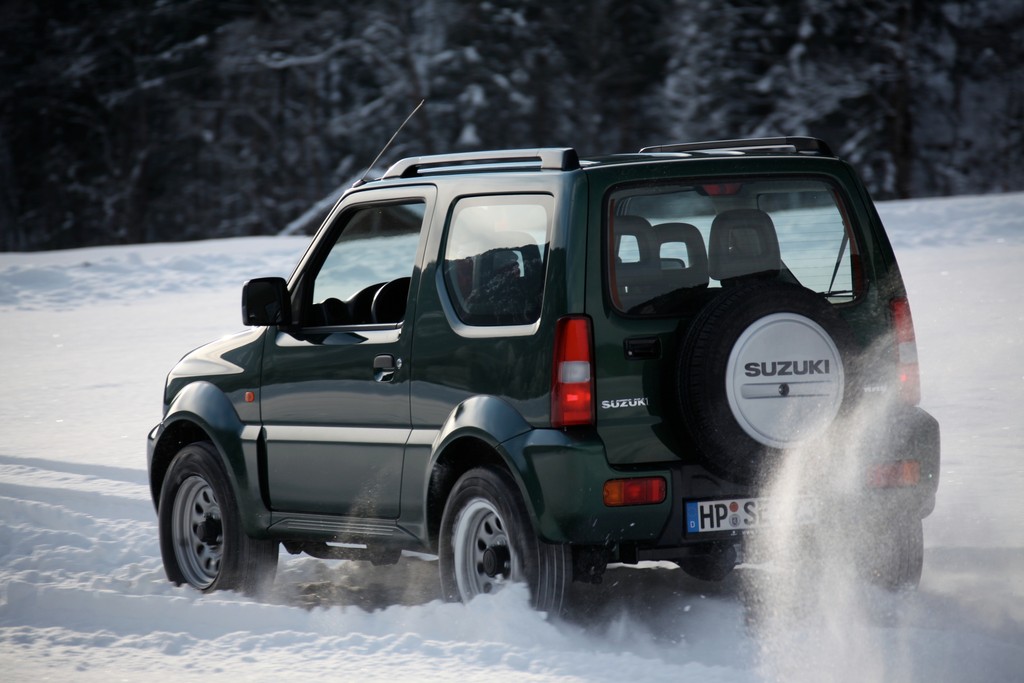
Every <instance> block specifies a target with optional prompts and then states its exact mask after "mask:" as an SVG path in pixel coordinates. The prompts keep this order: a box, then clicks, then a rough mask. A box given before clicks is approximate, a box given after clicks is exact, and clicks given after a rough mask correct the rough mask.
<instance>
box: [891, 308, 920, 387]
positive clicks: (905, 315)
mask: <svg viewBox="0 0 1024 683" xmlns="http://www.w3.org/2000/svg"><path fill="white" fill-rule="evenodd" d="M889 307H890V309H891V310H892V324H893V328H895V333H896V354H897V363H898V367H899V379H900V391H901V395H902V396H903V400H904V401H906V402H907V403H909V404H910V405H917V404H918V403H920V401H921V374H920V370H919V369H918V364H917V337H916V336H915V334H914V320H913V318H911V317H910V302H909V301H907V298H906V297H898V298H896V299H893V300H892V301H891V302H889Z"/></svg>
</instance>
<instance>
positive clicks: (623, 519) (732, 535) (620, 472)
mask: <svg viewBox="0 0 1024 683" xmlns="http://www.w3.org/2000/svg"><path fill="white" fill-rule="evenodd" d="M852 443H853V445H851V444H849V443H843V444H842V445H841V447H839V448H837V450H836V452H835V453H831V454H825V455H823V456H821V458H819V460H821V461H822V462H823V463H824V466H823V467H821V468H820V469H819V470H818V473H817V475H816V478H813V479H811V480H810V481H809V482H808V483H806V485H805V486H803V487H802V488H803V494H802V495H810V496H818V497H823V498H826V499H829V500H838V499H842V503H841V504H842V505H844V507H846V508H850V507H852V508H861V507H863V508H864V509H870V510H872V511H878V510H884V511H885V513H886V514H887V515H901V516H907V517H913V516H917V517H918V518H923V517H926V516H927V515H928V514H930V513H931V511H932V509H933V508H934V506H935V494H936V491H937V489H938V483H939V463H940V457H939V447H940V446H939V426H938V423H937V422H936V421H935V419H934V418H932V416H931V415H929V414H928V413H926V412H925V411H923V410H920V409H918V408H907V409H904V410H901V411H899V412H897V413H894V414H892V415H891V417H890V418H888V419H887V420H886V421H885V422H884V424H877V425H873V429H871V430H869V432H868V433H867V434H865V435H864V436H861V437H859V438H857V439H855V440H852ZM503 447H505V448H506V449H507V450H508V451H509V452H510V453H511V454H512V455H511V458H510V459H511V460H512V461H515V462H517V464H518V465H520V468H519V469H520V475H519V476H520V483H521V485H522V486H523V490H524V491H525V492H526V495H527V498H528V506H529V507H530V508H531V514H532V515H533V518H534V523H535V526H536V528H537V531H538V534H539V535H540V536H541V537H542V538H543V539H544V540H547V541H549V542H557V543H572V544H577V545H602V546H606V547H615V546H618V553H617V554H618V555H619V556H620V557H622V558H623V559H624V560H625V561H629V559H676V558H679V557H684V556H687V555H689V554H692V553H693V552H694V551H698V552H699V551H700V549H701V548H706V547H707V545H708V544H709V543H717V544H723V543H724V544H740V543H743V541H744V539H745V537H746V536H745V532H742V531H725V532H715V533H687V528H686V526H687V525H686V517H685V509H686V504H687V503H688V502H692V501H697V500H718V499H728V498H732V497H735V498H737V499H741V498H750V497H757V496H771V495H773V493H772V491H771V487H768V488H767V489H766V488H761V489H760V490H755V489H752V488H750V487H745V486H740V485H734V484H731V483H729V482H726V481H723V480H721V479H718V478H716V477H714V476H712V475H710V474H709V473H708V472H707V471H706V470H705V469H704V468H702V467H699V466H696V465H684V464H681V463H680V464H674V465H671V466H668V467H666V466H664V464H660V465H661V466H660V467H653V468H641V467H633V468H629V469H628V470H627V469H620V468H613V467H612V466H610V465H609V464H608V461H607V457H606V455H605V451H604V446H603V444H602V443H601V441H600V439H599V438H597V436H596V435H593V434H592V433H580V434H573V433H571V432H563V431H559V430H534V431H531V432H527V433H526V434H523V435H521V436H519V437H516V438H515V439H512V440H511V441H509V442H506V443H505V444H503ZM829 458H837V459H838V460H837V461H834V462H829V461H828V459H829ZM902 462H913V463H916V465H915V466H914V468H915V469H916V471H918V472H919V479H918V480H917V482H916V483H915V484H913V485H909V486H907V485H902V486H889V487H878V486H872V485H871V482H872V477H871V472H872V471H873V470H875V469H877V468H878V467H879V466H883V467H884V466H886V465H887V464H890V463H902ZM634 476H644V477H650V476H662V477H664V478H665V480H666V482H667V492H668V493H667V496H666V499H665V501H664V502H662V503H660V504H656V505H637V506H627V507H608V506H605V504H604V500H603V488H604V483H605V482H606V481H608V480H610V479H616V478H628V477H634ZM875 483H876V484H877V481H876V482H875ZM787 488H788V487H787ZM774 495H779V494H777V493H776V494H774Z"/></svg>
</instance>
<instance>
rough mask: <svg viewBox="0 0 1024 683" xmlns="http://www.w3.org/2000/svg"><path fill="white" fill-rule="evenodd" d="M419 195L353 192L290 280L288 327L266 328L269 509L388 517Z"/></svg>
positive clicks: (422, 200)
mask: <svg viewBox="0 0 1024 683" xmlns="http://www.w3.org/2000/svg"><path fill="white" fill-rule="evenodd" d="M433 197H434V191H433V189H432V188H429V187H418V188H412V189H408V188H407V189H404V190H402V191H394V190H391V191H372V192H364V193H359V194H358V195H356V196H355V197H354V198H353V199H352V200H351V201H350V202H348V203H347V205H346V206H343V207H341V208H340V209H339V210H338V211H336V213H335V216H334V217H333V218H332V219H331V222H330V225H329V227H328V228H327V229H326V232H325V233H324V234H323V236H322V238H321V239H320V240H319V242H318V245H317V247H316V248H315V250H314V251H313V252H311V254H310V256H309V257H308V258H307V260H306V262H305V264H304V265H303V270H302V272H301V274H300V275H299V276H298V278H297V280H294V281H293V283H292V285H293V289H294V291H293V303H294V307H295V311H296V313H295V315H296V319H297V325H295V326H294V328H291V329H288V330H277V331H276V332H275V331H274V330H271V331H270V333H269V334H268V335H267V337H266V339H267V342H266V346H265V350H264V365H263V381H262V396H261V403H262V418H263V424H264V428H265V430H266V443H267V454H266V477H267V490H268V494H269V497H270V504H271V507H272V508H273V509H274V510H278V511H291V512H304V513H319V514H333V515H344V516H352V517H369V518H379V519H395V518H397V517H398V514H399V500H400V497H401V496H400V494H401V472H402V461H403V452H404V448H405V444H406V441H407V440H408V437H409V433H410V416H409V382H408V367H409V352H410V349H411V334H412V329H411V324H410V325H406V324H405V321H406V320H409V321H411V320H412V314H413V311H412V310H411V309H412V306H413V302H414V300H415V299H414V297H411V296H410V295H409V293H410V292H412V291H415V288H416V287H417V286H418V277H419V269H418V267H417V264H418V263H419V262H420V259H421V249H422V245H421V242H422V237H421V235H422V234H423V233H424V232H425V231H424V230H423V226H424V225H425V223H426V222H427V221H428V219H429V216H430V212H431V209H432V205H433Z"/></svg>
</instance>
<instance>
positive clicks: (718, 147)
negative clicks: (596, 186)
mask: <svg viewBox="0 0 1024 683" xmlns="http://www.w3.org/2000/svg"><path fill="white" fill-rule="evenodd" d="M787 147H788V148H789V150H788V151H791V152H794V153H798V154H799V153H801V152H809V153H813V154H818V155H820V156H825V157H834V156H835V154H833V153H832V148H831V147H829V146H828V144H826V143H825V142H824V141H822V140H819V139H818V138H809V137H776V138H747V139H745V140H715V141H712V142H683V143H679V144H674V145H657V146H654V147H644V148H643V149H641V150H640V152H641V153H645V152H710V151H728V150H748V151H752V150H769V149H781V148H787Z"/></svg>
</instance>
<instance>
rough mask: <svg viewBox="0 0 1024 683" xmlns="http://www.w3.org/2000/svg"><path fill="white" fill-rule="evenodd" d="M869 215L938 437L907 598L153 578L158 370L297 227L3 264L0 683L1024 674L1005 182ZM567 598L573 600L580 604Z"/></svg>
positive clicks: (656, 569) (427, 574)
mask: <svg viewBox="0 0 1024 683" xmlns="http://www.w3.org/2000/svg"><path fill="white" fill-rule="evenodd" d="M879 208H880V212H881V214H882V216H883V219H884V221H885V222H886V225H887V228H888V230H889V232H890V235H891V237H892V239H893V243H894V246H895V248H896V252H897V256H898V258H899V261H900V265H901V268H902V271H903V273H904V277H905V279H906V282H907V286H908V289H909V293H910V301H911V305H912V308H913V312H914V318H915V323H916V326H917V335H918V348H919V351H920V357H921V366H922V373H923V390H924V401H923V406H924V407H925V408H926V409H927V410H929V411H930V412H931V413H932V414H933V415H935V416H936V417H937V418H938V419H939V421H940V423H941V425H942V437H943V453H942V457H943V462H942V474H941V484H940V487H939V497H938V505H937V508H936V510H935V512H934V514H933V515H932V516H931V517H929V518H928V519H927V520H926V521H925V545H926V554H925V568H924V576H923V578H922V581H921V587H920V589H919V590H918V591H917V592H916V593H914V594H911V595H906V596H899V597H893V596H891V595H886V594H881V593H878V592H873V591H872V590H871V589H868V588H864V587H862V586H859V585H852V584H849V583H844V582H839V583H836V584H830V583H828V581H832V580H834V577H833V578H832V579H829V578H826V577H824V576H823V577H821V578H820V579H813V578H812V579H809V581H810V584H809V585H808V586H807V590H806V591H803V592H802V596H801V597H800V598H799V599H797V600H793V599H784V598H782V597H780V595H783V594H785V591H779V590H776V589H775V588H773V586H777V585H779V584H781V583H782V581H781V580H780V579H779V578H778V572H777V571H776V570H773V569H772V568H770V567H765V566H761V567H758V566H742V567H740V568H739V569H737V571H736V572H734V574H733V575H732V576H731V577H730V578H729V579H728V580H726V581H725V582H723V583H722V584H720V585H711V584H703V583H700V582H697V581H694V580H691V579H687V578H686V577H685V576H684V575H683V574H682V572H681V571H679V570H676V569H673V568H671V565H667V564H650V565H645V566H643V567H641V568H625V567H620V568H612V569H611V570H610V571H609V573H608V574H606V578H605V582H604V584H603V585H602V586H600V587H599V588H597V589H590V590H589V593H588V594H586V595H585V596H584V597H581V598H579V600H580V602H579V604H580V608H579V610H578V611H579V614H578V615H577V616H575V617H573V618H570V619H569V620H566V621H555V620H548V619H545V617H544V615H542V614H538V613H535V612H533V611H531V610H530V609H529V608H528V607H527V605H526V596H525V591H521V590H509V591H505V592H503V593H500V594H498V595H496V596H490V597H487V598H482V599H478V600H476V601H474V602H472V603H471V604H469V605H455V604H445V603H442V602H441V601H440V599H439V595H438V593H439V589H438V586H437V583H438V582H437V570H436V562H434V561H433V560H432V558H429V557H426V556H422V557H421V556H408V557H406V558H405V559H404V560H403V561H402V562H400V563H399V564H398V565H396V566H394V567H384V568H375V567H372V566H371V565H369V564H364V563H358V562H324V561H320V560H314V559H312V558H305V557H297V558H292V557H288V556H282V559H281V564H280V571H279V574H278V579H277V582H276V584H275V589H274V593H273V595H271V596H269V597H267V598H265V599H264V600H263V601H254V600H251V599H248V598H244V597H241V596H238V595H235V594H225V593H220V594H213V595H209V596H201V595H199V594H197V593H196V592H194V591H192V590H190V589H187V588H176V587H174V586H172V585H171V584H169V583H168V582H167V581H166V580H165V578H164V575H163V569H162V566H161V563H160V555H159V548H158V543H157V531H156V524H155V522H156V517H155V514H154V510H153V507H152V504H151V502H150V500H149V495H148V491H147V486H146V471H145V436H146V434H147V432H148V431H149V429H150V428H151V427H152V426H153V425H154V424H155V423H156V422H157V421H158V420H159V418H160V414H159V411H160V396H161V388H162V383H163V378H164V375H165V373H166V372H167V370H169V369H170V367H171V366H172V365H173V364H174V362H175V361H177V359H178V358H179V357H180V356H181V355H182V354H184V353H185V352H186V351H188V350H189V349H190V348H192V347H195V346H198V345H199V344H201V343H203V342H205V341H207V340H210V339H213V338H216V337H219V336H221V335H223V334H226V333H230V332H233V331H236V330H237V329H239V328H240V327H241V325H240V322H239V321H240V311H239V293H240V286H241V283H242V281H244V280H245V279H248V278H249V277H255V276H263V275H285V276H286V275H288V273H289V272H290V270H291V268H292V267H293V265H294V264H295V263H296V262H297V260H298V258H299V256H300V255H301V253H302V251H303V250H304V249H305V246H306V243H307V240H306V239H305V238H293V237H289V238H254V239H235V240H223V241H207V242H198V243H189V244H157V245H146V246H129V247H116V248H96V249H81V250H72V251H64V252H49V253H35V254H0V315H2V320H3V324H2V325H0V349H2V354H0V378H2V382H3V388H2V390H0V671H2V672H3V673H2V674H0V677H2V678H3V680H5V681H25V680H33V681H38V680H59V681H65V680H76V681H104V682H106V681H111V680H129V681H131V680H142V679H146V678H152V677H153V676H154V675H157V676H159V677H160V678H166V679H176V680H186V681H187V680H200V679H203V680H206V679H209V678H210V677H211V676H214V677H220V676H233V677H235V678H237V679H239V680H255V681H263V680H266V681H271V680H273V681H280V680H292V679H300V678H302V679H306V680H319V679H320V678H322V677H327V678H329V679H333V678H338V679H340V678H342V677H346V678H349V679H352V680H364V681H375V680H394V679H405V680H418V681H421V680H427V681H429V680H453V679H459V680H461V681H489V682H490V681H496V680H498V681H503V680H514V681H619V680H622V679H624V678H625V679H632V680H644V681H683V680H701V681H705V682H709V681H766V680H767V681H820V680H829V681H842V680H849V681H883V680H884V681H928V682H929V683H931V682H937V681H967V680H970V681H1006V680H1021V676H1022V673H1021V672H1024V527H1022V525H1021V522H1020V520H1021V518H1022V516H1024V497H1022V495H1021V492H1022V491H1024V408H1022V407H1021V406H1024V361H1022V358H1024V299H1022V297H1021V295H1020V286H1019V285H1017V284H1014V283H1015V282H1019V277H1020V275H1021V267H1022V265H1021V264H1024V194H1013V195H1004V196H985V197H964V198H953V199H936V200H928V201H908V202H893V203H886V204H883V205H881V206H880V207H879ZM584 598H586V599H584Z"/></svg>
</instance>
